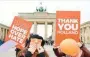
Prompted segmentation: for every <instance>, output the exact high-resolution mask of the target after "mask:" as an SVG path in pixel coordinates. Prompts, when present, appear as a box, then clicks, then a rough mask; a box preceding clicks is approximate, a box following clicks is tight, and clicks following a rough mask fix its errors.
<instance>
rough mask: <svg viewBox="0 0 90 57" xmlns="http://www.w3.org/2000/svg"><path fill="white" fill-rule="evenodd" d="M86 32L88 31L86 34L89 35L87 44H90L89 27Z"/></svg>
mask: <svg viewBox="0 0 90 57" xmlns="http://www.w3.org/2000/svg"><path fill="white" fill-rule="evenodd" d="M86 30H87V31H86V34H87V43H90V38H89V35H90V34H89V31H90V30H89V26H88V27H86Z"/></svg>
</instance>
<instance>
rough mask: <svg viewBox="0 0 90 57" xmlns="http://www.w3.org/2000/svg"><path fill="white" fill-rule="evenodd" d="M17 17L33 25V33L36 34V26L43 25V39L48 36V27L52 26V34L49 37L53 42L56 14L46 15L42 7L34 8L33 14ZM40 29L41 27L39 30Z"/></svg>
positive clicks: (23, 14)
mask: <svg viewBox="0 0 90 57" xmlns="http://www.w3.org/2000/svg"><path fill="white" fill-rule="evenodd" d="M18 16H20V17H21V18H23V19H25V20H27V21H30V22H32V23H33V25H34V28H33V29H34V32H33V33H38V32H37V26H38V24H44V26H45V32H44V34H45V35H44V39H46V38H47V35H48V33H47V32H48V30H47V28H48V25H51V26H52V29H51V30H52V32H51V34H52V35H51V36H52V39H53V40H54V38H55V25H56V23H55V22H56V13H48V12H46V9H44V8H43V7H42V6H41V7H40V8H38V9H37V8H36V12H34V13H19V14H18ZM40 29H42V27H41V28H40Z"/></svg>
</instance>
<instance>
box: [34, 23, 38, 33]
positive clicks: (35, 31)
mask: <svg viewBox="0 0 90 57" xmlns="http://www.w3.org/2000/svg"><path fill="white" fill-rule="evenodd" d="M34 33H35V34H36V33H37V22H34Z"/></svg>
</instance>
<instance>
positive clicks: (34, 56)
mask: <svg viewBox="0 0 90 57" xmlns="http://www.w3.org/2000/svg"><path fill="white" fill-rule="evenodd" d="M35 39H37V40H38V41H39V43H35V42H32V41H33V40H35ZM45 43H46V41H44V39H43V37H41V36H39V35H37V34H31V35H30V37H29V38H28V39H27V40H26V43H25V48H24V49H23V50H21V49H19V48H16V57H49V54H48V52H47V51H46V50H45V49H44V45H45ZM78 47H79V48H80V50H81V52H80V53H79V54H78V55H75V56H70V55H67V54H65V53H63V52H62V51H61V50H60V47H59V46H55V45H53V52H54V53H55V55H56V56H57V57H90V51H89V50H88V49H87V48H86V47H85V45H84V44H83V43H80V44H78Z"/></svg>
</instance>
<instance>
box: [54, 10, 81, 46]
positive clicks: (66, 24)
mask: <svg viewBox="0 0 90 57" xmlns="http://www.w3.org/2000/svg"><path fill="white" fill-rule="evenodd" d="M67 38H72V39H74V40H76V41H77V42H78V41H80V39H79V38H80V11H57V12H56V38H55V44H56V45H57V46H58V45H60V42H61V41H62V40H64V39H67Z"/></svg>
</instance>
